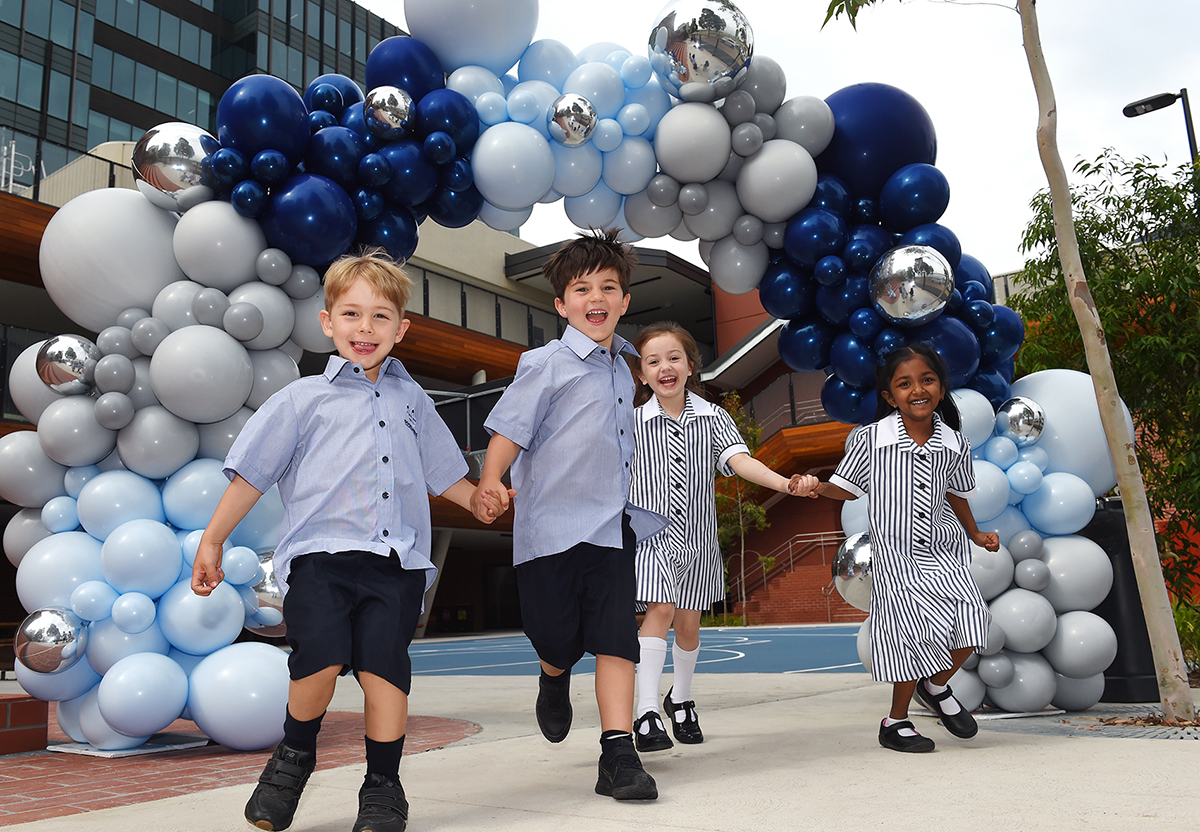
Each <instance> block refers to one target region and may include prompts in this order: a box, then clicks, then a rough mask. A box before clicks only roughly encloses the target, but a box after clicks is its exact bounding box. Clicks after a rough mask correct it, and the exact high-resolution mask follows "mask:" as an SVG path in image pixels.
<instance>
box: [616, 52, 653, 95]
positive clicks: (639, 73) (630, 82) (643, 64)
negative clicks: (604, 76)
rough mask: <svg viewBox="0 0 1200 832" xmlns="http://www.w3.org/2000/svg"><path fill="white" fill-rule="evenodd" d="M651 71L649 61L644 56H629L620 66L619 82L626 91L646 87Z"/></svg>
mask: <svg viewBox="0 0 1200 832" xmlns="http://www.w3.org/2000/svg"><path fill="white" fill-rule="evenodd" d="M651 74H652V70H651V68H650V59H649V58H647V57H646V56H645V55H631V56H629V57H628V58H626V59H625V61H624V62H623V63H622V64H621V80H622V81H624V82H625V89H626V90H637V89H641V88H642V87H644V86H646V84H647V82H648V81H649V80H650V75H651Z"/></svg>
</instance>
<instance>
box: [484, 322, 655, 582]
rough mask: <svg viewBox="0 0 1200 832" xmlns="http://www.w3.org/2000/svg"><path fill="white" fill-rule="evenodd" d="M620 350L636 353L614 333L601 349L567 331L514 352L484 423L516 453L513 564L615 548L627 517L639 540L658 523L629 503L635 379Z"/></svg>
mask: <svg viewBox="0 0 1200 832" xmlns="http://www.w3.org/2000/svg"><path fill="white" fill-rule="evenodd" d="M614 354H615V355H616V358H617V360H616V361H614V360H613V357H614ZM622 354H626V355H630V356H633V357H635V358H636V357H637V350H635V349H634V348H633V345H632V344H630V343H629V342H628V341H626V340H625V339H624V338H622V337H621V336H620V335H616V334H614V335H613V340H612V349H611V350H609V349H606V348H604V347H602V346H600V345H599V344H597V343H596V342H595V341H593V340H592V339H591V338H588V337H587V336H586V335H584V334H583V333H582V332H580V331H579V330H577V329H575V328H574V327H571V326H568V327H567V329H566V331H565V332H564V333H563V336H562V338H560V339H557V340H554V341H551V342H550V343H548V344H546V345H545V346H542V347H538V348H536V349H532V350H529V351H528V352H525V353H524V354H522V355H521V360H520V362H519V363H518V364H517V374H516V376H515V377H514V378H513V381H512V384H510V385H509V386H508V389H507V390H505V391H504V394H503V395H502V396H501V397H500V401H498V402H497V403H496V406H495V407H494V408H492V412H491V414H490V415H489V416H488V418H487V420H486V421H485V422H484V427H485V428H486V429H487V431H488V433H498V434H500V435H501V436H504V437H505V438H506V439H510V440H512V441H513V442H515V443H516V444H517V445H519V446H521V449H522V450H521V452H520V453H519V454H517V458H516V461H514V462H513V464H512V487H513V488H514V489H515V490H516V492H517V496H516V497H515V498H514V500H513V510H514V516H513V565H514V566H515V565H518V564H521V563H525V562H527V561H531V560H533V559H535V558H540V557H545V556H547V555H555V554H558V553H560V552H565V551H567V550H568V549H570V548H571V547H572V546H575V545H577V544H579V543H591V544H594V545H596V546H605V547H608V548H613V549H619V548H621V545H622V542H623V541H622V537H621V519H622V516H623V515H624V514H625V512H626V511H628V512H629V514H630V520H631V521H632V524H633V528H634V531H635V532H636V533H637V534H638V537H639V538H641V537H645V536H648V535H649V534H652V533H654V532H656V531H658V530H659V529H661V528H662V527H663V526H664V525H665V520H664V518H661V517H659V516H658V515H656V514H654V513H652V512H648V511H646V510H644V509H641V508H638V507H636V506H632V505H631V504H630V503H629V499H628V498H629V482H630V473H631V472H630V467H629V466H630V463H631V462H632V460H633V441H634V440H633V430H634V428H633V418H634V417H633V394H634V383H633V374H632V373H631V372H630V370H629V365H628V364H627V363H626V362H625V360H624V359H623V358H621V355H622Z"/></svg>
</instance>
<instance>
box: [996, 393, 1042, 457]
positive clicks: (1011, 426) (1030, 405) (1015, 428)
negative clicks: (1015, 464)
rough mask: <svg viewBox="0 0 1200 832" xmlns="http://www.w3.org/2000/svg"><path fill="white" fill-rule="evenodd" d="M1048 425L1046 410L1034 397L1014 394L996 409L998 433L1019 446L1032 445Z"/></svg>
mask: <svg viewBox="0 0 1200 832" xmlns="http://www.w3.org/2000/svg"><path fill="white" fill-rule="evenodd" d="M1045 427H1046V411H1045V410H1043V409H1042V406H1041V405H1040V404H1038V403H1037V402H1035V401H1034V400H1033V399H1030V398H1027V397H1025V396H1014V397H1013V398H1011V399H1009V400H1008V401H1006V402H1004V403H1003V404H1002V405H1000V407H999V409H998V410H997V411H996V433H997V435H999V436H1004V437H1007V438H1008V439H1011V440H1012V441H1013V442H1015V443H1016V445H1017V447H1018V448H1023V447H1025V446H1026V445H1032V444H1033V443H1034V442H1037V441H1038V439H1039V438H1040V437H1041V435H1042V430H1043V429H1045Z"/></svg>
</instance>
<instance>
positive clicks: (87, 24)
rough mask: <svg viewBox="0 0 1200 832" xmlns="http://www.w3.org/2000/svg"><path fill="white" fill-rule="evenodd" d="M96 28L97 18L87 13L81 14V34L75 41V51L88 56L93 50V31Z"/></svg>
mask: <svg viewBox="0 0 1200 832" xmlns="http://www.w3.org/2000/svg"><path fill="white" fill-rule="evenodd" d="M95 27H96V18H94V17H92V16H91V15H90V14H88V13H87V12H80V13H79V34H78V35H77V37H76V39H75V49H76V50H77V51H78V52H79V53H80V54H83V55H86V54H87V53H88V52H89V51H91V48H92V30H93V29H94V28H95Z"/></svg>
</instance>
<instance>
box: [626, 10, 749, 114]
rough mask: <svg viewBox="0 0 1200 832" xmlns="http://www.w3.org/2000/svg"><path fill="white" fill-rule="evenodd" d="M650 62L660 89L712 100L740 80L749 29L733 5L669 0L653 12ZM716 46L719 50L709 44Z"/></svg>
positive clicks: (684, 97) (688, 98)
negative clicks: (655, 12) (656, 11)
mask: <svg viewBox="0 0 1200 832" xmlns="http://www.w3.org/2000/svg"><path fill="white" fill-rule="evenodd" d="M655 18H656V21H655V23H654V28H653V29H652V30H651V31H650V43H649V47H648V50H649V57H650V65H651V67H653V68H654V74H655V76H656V77H657V78H658V82H659V84H661V85H662V87H663V89H665V90H666V91H667V92H669V93H671V94H672V95H674V96H676V97H677V98H680V99H682V100H684V101H696V102H703V103H707V102H711V101H717V100H719V99H721V98H724V97H725V96H727V95H729V93H731V92H733V91H734V90H736V89H737V88H738V87H739V86H740V85H741V84H742V83H744V82H745V80H746V75H747V73H748V72H749V68H750V59H751V56H752V55H753V54H754V32H753V30H752V29H751V28H750V22H749V21H748V20H746V16H745V15H744V14H742V11H741V9H739V8H738V7H737V6H735V5H734V4H733V3H714V4H712V5H711V6H710V5H709V4H708V3H704V2H697V0H674V2H671V3H668V4H667V5H666V6H665V7H664V8H663V9H662V11H660V12H659V13H658V14H657V15H655ZM715 44H720V47H719V48H716V47H715V46H714V45H715Z"/></svg>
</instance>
